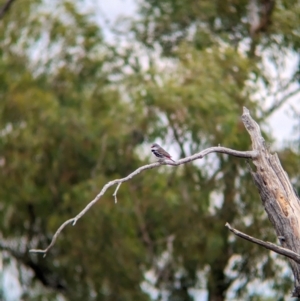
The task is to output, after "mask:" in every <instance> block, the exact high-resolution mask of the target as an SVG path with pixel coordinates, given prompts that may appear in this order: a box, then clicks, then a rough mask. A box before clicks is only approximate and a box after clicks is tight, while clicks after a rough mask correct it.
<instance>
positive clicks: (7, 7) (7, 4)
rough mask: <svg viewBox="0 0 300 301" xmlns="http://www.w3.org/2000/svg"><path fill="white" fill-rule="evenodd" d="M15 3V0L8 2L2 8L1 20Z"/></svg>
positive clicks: (0, 12) (0, 9)
mask: <svg viewBox="0 0 300 301" xmlns="http://www.w3.org/2000/svg"><path fill="white" fill-rule="evenodd" d="M14 1H15V0H7V1H6V3H5V4H4V5H3V6H2V7H1V8H0V20H1V19H2V18H3V17H4V15H5V13H6V12H7V11H8V10H9V8H10V6H11V5H12V3H13V2H14Z"/></svg>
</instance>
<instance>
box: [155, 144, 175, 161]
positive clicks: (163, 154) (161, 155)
mask: <svg viewBox="0 0 300 301" xmlns="http://www.w3.org/2000/svg"><path fill="white" fill-rule="evenodd" d="M151 152H152V153H153V154H154V155H155V156H156V157H158V158H160V159H169V160H171V161H173V162H175V161H174V160H173V159H172V158H171V155H170V154H169V153H168V152H166V151H165V150H164V149H163V148H162V147H161V146H159V145H158V144H157V143H154V144H153V145H152V146H151Z"/></svg>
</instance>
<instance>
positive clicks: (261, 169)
mask: <svg viewBox="0 0 300 301" xmlns="http://www.w3.org/2000/svg"><path fill="white" fill-rule="evenodd" d="M242 121H243V123H244V125H245V127H246V129H247V131H248V133H249V134H250V136H251V140H252V148H253V151H257V153H258V156H257V157H256V158H253V159H252V162H253V164H254V165H255V166H256V171H251V174H252V177H253V179H254V182H255V184H256V186H257V188H258V192H259V194H260V197H261V200H262V203H263V205H264V208H265V211H266V212H267V214H268V217H269V219H270V221H271V222H272V224H273V226H274V228H275V231H276V234H277V236H278V239H279V241H280V243H281V246H282V247H280V246H277V245H275V244H272V243H268V242H263V241H261V240H258V239H255V238H253V237H250V236H248V235H246V234H244V233H241V232H239V231H237V230H235V229H233V228H232V227H231V226H230V225H229V224H227V227H228V228H229V229H230V230H231V231H232V232H233V233H234V234H236V235H238V236H240V237H242V238H244V239H247V240H249V241H251V242H253V243H257V244H259V245H261V246H263V247H265V248H268V249H270V250H272V251H274V252H276V253H279V254H281V255H284V256H286V257H288V260H289V262H290V265H291V268H292V271H293V274H294V285H295V288H294V291H293V293H292V296H293V297H298V298H299V297H300V200H299V199H298V197H297V195H296V193H295V191H294V189H293V186H292V184H291V183H290V180H289V178H288V176H287V174H286V172H285V171H284V170H283V168H282V166H281V164H280V161H279V159H278V156H277V154H274V155H272V154H270V152H269V150H268V148H267V147H266V145H265V141H264V139H263V137H262V135H261V131H260V128H259V126H258V124H257V123H256V122H255V121H254V120H253V119H252V117H251V116H250V114H249V111H248V109H246V108H244V111H243V115H242Z"/></svg>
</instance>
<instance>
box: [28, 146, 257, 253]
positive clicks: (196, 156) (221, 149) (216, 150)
mask: <svg viewBox="0 0 300 301" xmlns="http://www.w3.org/2000/svg"><path fill="white" fill-rule="evenodd" d="M210 153H222V154H228V155H232V156H235V157H239V158H247V159H252V160H253V159H255V158H256V157H257V154H258V153H257V151H237V150H233V149H230V148H226V147H222V146H216V147H210V148H207V149H205V150H203V151H201V152H199V153H197V154H194V155H192V156H188V157H186V158H183V159H180V160H178V161H176V162H172V161H170V160H167V161H164V162H156V163H152V164H148V165H144V166H141V167H139V168H138V169H136V170H135V171H134V172H132V173H131V174H129V175H128V176H127V177H125V178H122V179H117V180H113V181H110V182H108V183H107V184H106V185H104V187H103V188H102V190H101V191H100V192H99V194H98V195H97V196H96V197H95V198H94V199H93V200H92V201H91V202H90V203H88V204H87V205H86V207H85V208H84V209H83V210H82V211H81V212H79V214H78V215H76V216H75V217H73V218H71V219H68V220H67V221H65V222H64V223H63V224H62V225H61V226H60V227H59V228H58V229H57V231H56V232H55V234H54V236H53V238H52V241H51V243H50V245H49V246H48V247H47V248H46V249H44V250H41V249H31V250H30V251H29V252H36V253H44V254H45V255H46V253H47V252H48V251H49V249H50V248H51V247H53V245H54V244H55V241H56V239H57V237H58V235H59V234H60V233H61V231H62V230H63V229H64V228H65V227H66V226H67V225H68V224H72V225H73V226H74V225H75V224H76V222H77V221H78V220H79V219H80V218H81V217H82V216H83V215H84V214H85V213H86V212H87V211H88V210H89V209H90V208H91V207H92V206H93V205H94V204H95V203H97V202H98V201H99V200H100V198H101V197H102V196H103V195H104V194H105V192H106V191H107V189H108V188H110V187H112V186H114V185H116V184H117V188H116V190H115V192H114V194H113V196H114V200H115V202H117V192H118V190H119V188H120V186H121V184H122V183H124V182H127V181H129V180H131V179H132V178H133V177H135V176H136V175H138V174H139V173H141V172H142V171H144V170H147V169H153V168H156V167H159V166H161V165H173V166H179V165H182V164H186V163H189V162H192V161H195V160H197V159H202V158H203V157H204V156H206V155H208V154H210ZM45 255H44V256H45Z"/></svg>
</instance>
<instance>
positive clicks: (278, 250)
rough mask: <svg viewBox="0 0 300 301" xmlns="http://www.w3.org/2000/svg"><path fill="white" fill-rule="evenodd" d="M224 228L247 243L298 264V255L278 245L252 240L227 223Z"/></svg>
mask: <svg viewBox="0 0 300 301" xmlns="http://www.w3.org/2000/svg"><path fill="white" fill-rule="evenodd" d="M225 227H227V228H228V229H229V230H230V231H231V232H232V233H234V234H235V235H236V236H239V237H241V238H243V239H246V240H248V241H251V242H253V243H255V244H257V245H260V246H262V247H264V248H266V249H268V250H271V251H273V252H275V253H277V254H280V255H283V256H285V257H288V258H290V259H293V260H294V261H295V262H297V263H300V255H299V254H297V253H295V252H293V251H291V250H289V249H286V248H283V247H280V246H278V245H275V244H273V243H271V242H268V241H263V240H260V239H257V238H254V237H252V236H250V235H247V234H245V233H243V232H240V231H239V230H236V229H234V228H232V227H231V225H230V224H229V223H226V225H225ZM279 238H280V239H281V240H284V237H279Z"/></svg>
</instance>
